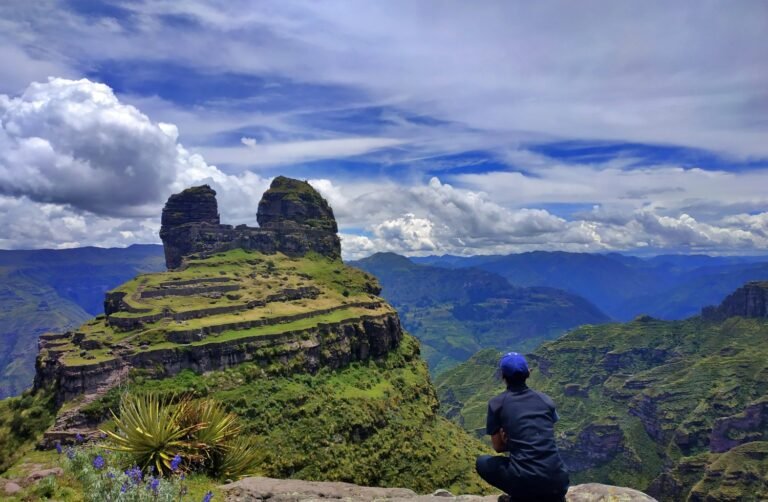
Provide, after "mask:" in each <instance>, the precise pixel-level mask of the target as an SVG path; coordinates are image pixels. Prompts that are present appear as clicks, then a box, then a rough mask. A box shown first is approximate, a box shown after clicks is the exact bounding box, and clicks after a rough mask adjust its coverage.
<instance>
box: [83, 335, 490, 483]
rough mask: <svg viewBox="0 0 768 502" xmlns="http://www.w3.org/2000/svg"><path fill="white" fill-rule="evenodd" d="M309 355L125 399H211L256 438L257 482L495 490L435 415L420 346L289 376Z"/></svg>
mask: <svg viewBox="0 0 768 502" xmlns="http://www.w3.org/2000/svg"><path fill="white" fill-rule="evenodd" d="M302 360H303V356H296V359H295V360H294V361H286V362H283V363H280V364H275V365H273V366H270V367H263V366H259V365H256V364H249V363H247V364H243V365H240V366H237V367H234V368H231V369H229V370H226V371H220V372H210V373H207V374H205V375H197V374H194V373H193V372H191V371H184V372H182V373H180V374H179V375H177V376H175V377H173V378H167V379H162V380H150V379H145V378H143V377H141V376H136V377H135V378H134V379H133V382H132V383H131V384H130V385H129V386H128V388H127V390H128V391H129V392H131V393H134V394H143V393H153V394H154V395H158V396H161V397H167V398H172V397H173V396H178V395H182V394H184V395H188V396H192V397H195V398H213V399H215V400H217V401H218V402H220V403H223V405H224V406H225V407H226V409H227V410H228V411H230V412H233V413H235V414H236V415H237V416H238V417H239V419H240V420H241V423H242V426H243V428H244V432H243V434H242V436H244V437H248V438H252V439H253V441H254V445H255V446H254V447H253V448H251V449H250V451H252V452H254V453H255V455H256V457H257V458H256V460H257V465H258V468H257V470H256V474H260V475H265V476H272V477H294V478H299V479H310V480H332V481H348V482H352V483H357V484H361V485H369V486H405V487H409V488H412V489H415V490H417V491H419V492H429V491H432V490H434V489H437V488H449V489H452V490H455V491H456V492H462V493H481V492H485V491H487V490H488V489H489V487H488V486H487V485H485V484H484V483H482V481H481V480H480V479H479V478H478V477H477V475H476V474H475V472H474V459H475V457H476V455H478V454H481V453H485V452H487V449H486V448H485V447H484V446H483V445H482V444H481V443H480V442H478V441H477V440H474V439H472V438H471V437H469V435H467V434H466V433H465V432H464V431H462V430H461V429H460V428H459V427H457V426H455V425H454V424H452V423H450V422H449V421H447V420H445V419H444V418H442V417H440V416H438V414H437V408H438V404H437V403H438V402H437V396H436V395H435V392H434V388H433V387H432V385H431V383H430V381H429V375H428V373H427V368H426V365H425V364H424V363H423V362H422V361H421V360H420V359H419V346H418V342H417V341H416V340H415V339H414V338H412V337H410V336H408V335H406V337H405V338H404V340H403V341H402V342H401V344H400V347H399V348H398V350H397V351H394V352H391V353H390V354H389V355H388V356H387V357H386V358H384V359H381V360H378V361H376V360H371V361H367V362H357V363H352V364H351V365H350V366H349V367H346V368H344V369H338V370H330V369H322V370H321V371H320V372H319V373H318V374H316V375H309V374H292V375H289V374H287V373H288V372H287V371H286V368H288V367H291V366H293V365H301V363H302ZM118 400H119V393H118V391H116V390H115V391H113V392H111V393H109V394H108V395H106V396H104V397H103V398H101V400H99V401H97V402H95V403H92V404H91V405H90V407H89V410H90V413H92V414H93V415H94V416H103V414H104V411H105V410H106V409H108V408H110V407H114V406H115V404H116V402H117V401H118Z"/></svg>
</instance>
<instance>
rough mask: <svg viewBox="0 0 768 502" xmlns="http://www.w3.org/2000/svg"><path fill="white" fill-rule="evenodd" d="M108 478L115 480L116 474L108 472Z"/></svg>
mask: <svg viewBox="0 0 768 502" xmlns="http://www.w3.org/2000/svg"><path fill="white" fill-rule="evenodd" d="M107 477H108V478H109V479H115V473H114V472H108V473H107Z"/></svg>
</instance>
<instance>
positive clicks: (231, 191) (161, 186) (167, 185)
mask: <svg viewBox="0 0 768 502" xmlns="http://www.w3.org/2000/svg"><path fill="white" fill-rule="evenodd" d="M0 124H1V126H0V201H2V204H1V205H0V207H2V209H4V210H3V211H2V214H0V226H2V227H3V228H4V229H5V231H4V232H3V238H2V239H0V247H6V248H25V247H54V248H55V247H61V246H66V247H74V246H80V245H93V244H97V245H102V246H121V245H122V246H125V245H129V244H133V243H136V242H158V241H159V238H158V235H157V233H158V231H159V215H160V211H161V209H162V205H163V204H164V202H165V200H166V199H167V197H168V196H169V195H170V194H171V193H174V192H178V191H180V190H183V189H184V188H187V187H189V186H192V185H200V184H204V183H207V184H210V185H211V186H212V187H213V188H214V189H215V190H216V191H217V194H218V195H217V198H218V201H219V206H220V212H221V214H222V218H223V220H224V221H225V222H227V223H232V224H240V223H248V224H251V225H255V224H256V209H257V203H258V200H259V199H260V198H261V194H262V193H263V192H264V190H266V189H267V187H268V184H269V179H268V178H265V177H261V176H259V175H257V174H254V173H252V172H244V173H242V174H239V175H229V174H225V173H224V172H222V171H221V170H219V169H218V168H216V167H215V166H212V165H210V164H208V163H206V161H205V160H204V159H203V158H202V157H201V156H200V155H196V154H192V153H190V152H189V151H188V150H186V149H185V148H184V146H183V145H181V144H180V143H178V142H177V138H178V130H177V128H176V126H175V125H173V124H168V123H156V122H153V121H152V120H151V119H150V118H149V117H147V116H146V115H144V114H143V113H141V112H140V111H139V110H138V109H136V108H135V107H133V106H129V105H125V104H123V103H121V102H120V100H119V99H118V98H117V97H116V96H115V95H114V93H113V92H112V90H111V89H110V88H109V87H107V86H106V85H103V84H97V83H94V82H91V81H89V80H79V81H72V80H65V79H51V80H50V81H48V82H47V83H33V84H30V86H29V87H28V88H27V90H26V91H25V92H24V93H23V94H22V95H21V96H19V97H16V98H13V97H9V96H5V95H0Z"/></svg>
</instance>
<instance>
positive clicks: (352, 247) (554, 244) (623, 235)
mask: <svg viewBox="0 0 768 502" xmlns="http://www.w3.org/2000/svg"><path fill="white" fill-rule="evenodd" d="M315 186H316V187H317V188H318V189H319V190H320V191H321V193H323V194H324V195H325V196H326V197H328V198H329V200H332V201H334V202H336V203H337V204H336V205H334V209H335V210H336V214H337V215H341V216H340V218H339V221H340V224H341V225H342V228H344V227H345V226H352V227H363V228H364V229H366V230H367V231H368V233H369V234H368V235H366V236H356V237H354V238H352V237H346V238H345V239H343V241H342V247H343V253H344V256H345V257H346V258H348V259H354V258H360V257H363V256H367V255H370V254H372V253H373V252H376V251H394V252H398V253H403V254H408V255H425V254H446V253H447V254H458V255H474V254H504V253H513V252H522V251H530V250H535V249H546V250H563V251H579V252H597V251H624V250H643V249H652V250H661V249H665V250H667V251H682V252H708V253H749V254H753V253H759V252H761V251H763V250H764V249H766V247H768V235H766V234H767V231H766V230H767V229H768V217H766V216H765V214H768V213H762V214H760V215H754V216H750V215H734V216H731V217H729V218H726V219H723V220H722V221H718V222H702V221H698V220H697V219H696V218H694V217H692V216H691V215H688V214H685V213H678V214H677V215H675V216H672V215H668V214H663V213H662V212H661V211H663V208H654V207H650V206H646V207H639V208H636V209H632V208H625V209H616V210H613V209H605V208H604V207H602V206H596V207H595V208H593V210H592V211H588V212H582V213H580V214H578V215H577V216H576V217H575V218H574V219H571V220H566V219H564V218H561V217H558V216H556V215H553V214H552V213H550V212H549V211H546V210H543V209H529V208H521V209H509V208H505V207H503V206H500V205H499V204H497V203H495V202H493V201H491V200H490V199H489V195H488V194H486V193H483V192H474V191H470V190H466V189H461V188H455V187H453V186H451V185H449V184H446V183H442V182H440V181H439V180H438V179H436V178H433V179H432V180H430V182H429V183H428V184H426V185H421V186H411V187H406V186H400V187H392V186H383V187H378V188H377V187H376V186H375V185H363V186H355V185H354V184H352V185H345V186H337V185H335V184H333V183H332V182H330V181H327V180H326V181H325V182H324V183H322V184H320V183H315ZM335 193H346V194H349V196H347V197H344V198H341V197H338V196H336V195H333V194H335ZM366 208H367V209H366ZM355 215H357V216H356V217H355ZM366 221H367V223H365V222H366Z"/></svg>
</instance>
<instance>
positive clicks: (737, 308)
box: [701, 282, 768, 321]
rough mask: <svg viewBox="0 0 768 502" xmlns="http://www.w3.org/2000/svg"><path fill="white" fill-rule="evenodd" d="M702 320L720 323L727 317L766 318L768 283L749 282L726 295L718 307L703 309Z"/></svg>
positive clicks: (767, 314)
mask: <svg viewBox="0 0 768 502" xmlns="http://www.w3.org/2000/svg"><path fill="white" fill-rule="evenodd" d="M701 316H702V317H703V318H704V319H709V320H713V321H721V320H723V319H728V318H729V317H736V316H740V317H754V318H768V282H749V283H747V284H745V285H744V286H742V287H741V288H739V289H737V290H736V291H734V292H733V293H732V294H730V295H728V297H726V299H725V300H723V302H722V303H721V304H720V305H718V306H716V307H715V306H711V307H705V308H704V309H703V310H702V312H701Z"/></svg>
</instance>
